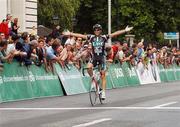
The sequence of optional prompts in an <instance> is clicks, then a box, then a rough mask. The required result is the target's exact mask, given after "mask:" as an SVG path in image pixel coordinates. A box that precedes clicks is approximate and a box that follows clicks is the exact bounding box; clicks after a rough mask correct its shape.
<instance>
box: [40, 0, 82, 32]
mask: <svg viewBox="0 0 180 127" xmlns="http://www.w3.org/2000/svg"><path fill="white" fill-rule="evenodd" d="M79 5H80V0H38V24H42V25H45V26H47V27H52V26H53V24H54V22H53V17H59V19H58V23H57V24H59V25H60V26H61V27H62V28H71V29H72V18H73V17H74V16H75V15H76V12H77V10H78V8H79Z"/></svg>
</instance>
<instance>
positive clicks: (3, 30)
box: [0, 20, 9, 38]
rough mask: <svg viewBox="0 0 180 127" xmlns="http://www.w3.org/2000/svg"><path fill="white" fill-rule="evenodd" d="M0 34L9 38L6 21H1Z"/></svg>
mask: <svg viewBox="0 0 180 127" xmlns="http://www.w3.org/2000/svg"><path fill="white" fill-rule="evenodd" d="M0 33H4V35H5V37H6V38H7V37H8V36H9V29H8V23H7V21H6V20H3V21H2V23H1V24H0Z"/></svg>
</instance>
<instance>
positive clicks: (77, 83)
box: [55, 64, 87, 95]
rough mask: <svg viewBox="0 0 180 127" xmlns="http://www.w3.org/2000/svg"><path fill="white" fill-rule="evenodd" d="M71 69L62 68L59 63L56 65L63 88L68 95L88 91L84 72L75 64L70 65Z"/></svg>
mask: <svg viewBox="0 0 180 127" xmlns="http://www.w3.org/2000/svg"><path fill="white" fill-rule="evenodd" d="M68 66H69V67H68V68H69V69H68V68H66V70H64V69H62V68H61V67H60V66H59V64H56V65H55V69H56V72H57V74H58V76H59V78H60V80H61V82H62V85H63V88H64V90H65V92H66V94H67V95H73V94H80V93H85V92H87V89H86V88H85V86H84V84H83V81H82V76H81V75H82V74H81V72H79V71H78V70H77V68H76V67H74V66H73V65H68Z"/></svg>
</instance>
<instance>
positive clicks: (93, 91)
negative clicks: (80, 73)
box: [89, 81, 99, 106]
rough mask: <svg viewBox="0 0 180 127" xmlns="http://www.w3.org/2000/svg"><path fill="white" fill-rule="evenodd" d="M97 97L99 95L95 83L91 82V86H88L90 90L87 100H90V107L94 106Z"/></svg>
mask: <svg viewBox="0 0 180 127" xmlns="http://www.w3.org/2000/svg"><path fill="white" fill-rule="evenodd" d="M98 97H99V93H98V90H97V86H96V84H95V82H93V81H92V83H91V85H90V90H89V98H90V102H91V105H92V106H94V105H95V104H96V100H97V98H98Z"/></svg>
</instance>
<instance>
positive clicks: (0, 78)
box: [0, 72, 3, 103]
mask: <svg viewBox="0 0 180 127" xmlns="http://www.w3.org/2000/svg"><path fill="white" fill-rule="evenodd" d="M0 75H2V74H1V72H0ZM2 84H3V80H2V76H0V103H1V102H2V97H1V94H2Z"/></svg>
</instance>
